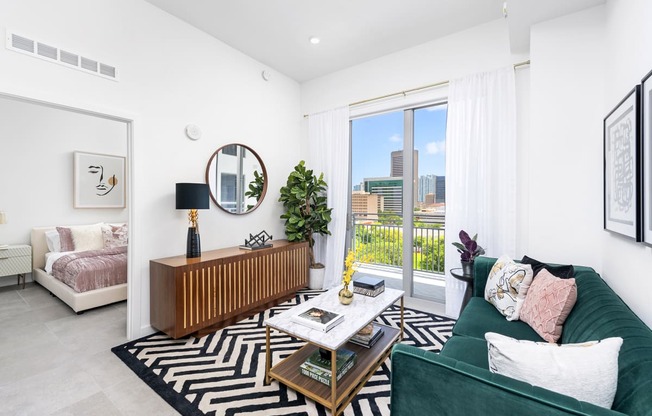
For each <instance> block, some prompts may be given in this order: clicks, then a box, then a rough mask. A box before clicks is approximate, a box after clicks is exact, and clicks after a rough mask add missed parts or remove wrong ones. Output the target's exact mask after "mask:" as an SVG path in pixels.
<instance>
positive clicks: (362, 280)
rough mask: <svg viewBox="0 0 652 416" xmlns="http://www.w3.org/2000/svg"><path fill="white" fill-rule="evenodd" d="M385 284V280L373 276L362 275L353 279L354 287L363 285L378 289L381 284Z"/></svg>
mask: <svg viewBox="0 0 652 416" xmlns="http://www.w3.org/2000/svg"><path fill="white" fill-rule="evenodd" d="M384 285H385V280H383V279H378V278H375V277H371V276H360V277H359V278H357V279H355V280H354V281H353V287H361V288H364V289H371V290H374V289H377V288H379V287H380V286H384Z"/></svg>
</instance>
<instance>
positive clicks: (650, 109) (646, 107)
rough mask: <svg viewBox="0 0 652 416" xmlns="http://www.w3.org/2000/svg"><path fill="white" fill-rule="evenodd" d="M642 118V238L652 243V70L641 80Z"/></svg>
mask: <svg viewBox="0 0 652 416" xmlns="http://www.w3.org/2000/svg"><path fill="white" fill-rule="evenodd" d="M641 95H642V97H641V114H642V115H641V118H642V120H641V121H642V123H641V125H642V126H643V131H642V132H641V135H642V140H641V144H642V147H641V148H642V149H643V151H642V152H641V154H642V157H641V164H642V165H643V186H642V187H641V188H642V189H643V195H642V196H641V199H642V201H641V202H642V208H641V211H642V212H643V215H642V216H641V220H642V221H643V235H642V236H641V239H642V240H643V242H644V243H645V244H648V245H652V153H651V152H650V149H652V125H651V124H650V123H652V100H651V98H652V71H650V72H648V73H647V75H645V77H643V80H642V81H641Z"/></svg>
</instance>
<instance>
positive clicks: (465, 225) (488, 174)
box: [445, 67, 516, 317]
mask: <svg viewBox="0 0 652 416" xmlns="http://www.w3.org/2000/svg"><path fill="white" fill-rule="evenodd" d="M515 176H516V98H515V86H514V68H513V67H509V68H504V69H499V70H496V71H490V72H483V73H479V74H474V75H470V76H467V77H465V78H462V79H456V80H452V81H451V82H450V85H449V100H448V125H447V134H446V261H445V264H446V269H447V271H446V315H449V316H453V317H456V316H457V315H458V314H459V309H460V305H461V303H462V297H463V295H464V288H465V286H464V283H462V282H460V281H459V280H457V279H455V278H454V277H453V276H451V275H450V272H449V270H450V269H451V268H455V267H460V257H459V254H458V253H457V251H456V250H455V248H454V247H453V246H452V245H451V243H452V242H453V241H459V240H458V234H459V231H460V230H465V231H467V232H468V233H469V234H470V235H471V236H473V235H474V234H475V233H477V234H478V243H479V244H480V245H481V246H482V247H484V248H485V250H486V251H487V255H488V256H495V257H498V256H500V255H502V254H508V255H510V256H512V257H513V256H514V254H515V253H514V251H515V246H516V218H515V214H516V179H515Z"/></svg>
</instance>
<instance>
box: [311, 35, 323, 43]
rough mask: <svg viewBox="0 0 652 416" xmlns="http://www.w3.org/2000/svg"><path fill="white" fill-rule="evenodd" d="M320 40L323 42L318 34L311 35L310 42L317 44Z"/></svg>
mask: <svg viewBox="0 0 652 416" xmlns="http://www.w3.org/2000/svg"><path fill="white" fill-rule="evenodd" d="M319 42H321V39H319V38H318V37H317V36H311V37H310V43H312V44H313V45H316V44H318V43H319Z"/></svg>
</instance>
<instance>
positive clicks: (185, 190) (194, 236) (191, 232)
mask: <svg viewBox="0 0 652 416" xmlns="http://www.w3.org/2000/svg"><path fill="white" fill-rule="evenodd" d="M208 192H209V190H208V185H207V184H205V183H178V184H177V193H176V196H177V209H188V210H190V211H188V221H189V222H190V226H189V227H188V242H187V243H186V257H188V258H193V257H201V245H200V242H199V225H198V224H197V218H198V214H197V210H198V209H208V208H209V201H210V200H209V199H208Z"/></svg>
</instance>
